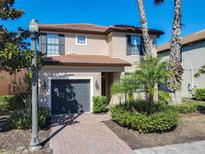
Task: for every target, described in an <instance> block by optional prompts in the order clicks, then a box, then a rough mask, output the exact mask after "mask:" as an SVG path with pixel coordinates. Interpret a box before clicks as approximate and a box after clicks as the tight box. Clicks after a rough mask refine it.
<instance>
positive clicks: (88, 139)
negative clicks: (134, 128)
mask: <svg viewBox="0 0 205 154" xmlns="http://www.w3.org/2000/svg"><path fill="white" fill-rule="evenodd" d="M108 119H109V116H108V115H94V114H91V113H84V114H82V115H79V116H77V117H73V118H69V117H68V116H57V117H53V118H52V121H53V127H52V134H53V135H52V136H53V137H52V139H51V148H52V149H53V153H54V154H130V153H133V152H132V150H131V148H130V147H129V146H128V145H127V144H125V143H124V142H123V141H122V140H121V139H119V138H118V137H117V135H116V134H114V133H113V132H112V131H111V130H110V129H109V128H108V127H107V126H105V125H104V123H102V121H105V120H108Z"/></svg>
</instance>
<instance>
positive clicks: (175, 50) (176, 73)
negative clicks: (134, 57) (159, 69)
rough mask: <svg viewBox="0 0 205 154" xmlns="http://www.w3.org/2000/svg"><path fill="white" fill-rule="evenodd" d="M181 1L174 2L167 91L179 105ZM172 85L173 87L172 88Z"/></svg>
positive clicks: (181, 69)
mask: <svg viewBox="0 0 205 154" xmlns="http://www.w3.org/2000/svg"><path fill="white" fill-rule="evenodd" d="M180 35H181V0H174V22H173V28H172V39H171V45H170V61H171V62H172V66H171V69H172V70H173V73H172V75H171V77H170V79H169V85H170V86H169V87H170V88H169V90H170V92H171V95H172V96H173V97H172V100H173V102H174V103H177V104H178V103H181V99H177V98H178V97H179V95H177V96H176V94H178V93H179V92H177V91H178V90H179V89H180V88H181V81H182V74H183V68H182V65H181V38H180ZM173 85H175V86H174V87H173Z"/></svg>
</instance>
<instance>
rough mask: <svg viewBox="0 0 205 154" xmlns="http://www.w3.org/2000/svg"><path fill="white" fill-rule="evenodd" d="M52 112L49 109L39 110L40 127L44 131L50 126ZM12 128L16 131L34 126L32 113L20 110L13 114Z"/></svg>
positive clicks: (42, 108)
mask: <svg viewBox="0 0 205 154" xmlns="http://www.w3.org/2000/svg"><path fill="white" fill-rule="evenodd" d="M49 121H50V110H49V108H47V107H41V108H39V110H38V125H39V128H41V129H44V128H47V127H48V126H49ZM11 123H12V128H14V129H29V128H31V124H32V116H31V112H29V111H28V110H18V111H14V112H13V113H12V114H11Z"/></svg>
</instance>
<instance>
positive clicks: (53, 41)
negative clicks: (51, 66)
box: [47, 34, 59, 55]
mask: <svg viewBox="0 0 205 154" xmlns="http://www.w3.org/2000/svg"><path fill="white" fill-rule="evenodd" d="M47 54H48V55H59V35H58V34H47Z"/></svg>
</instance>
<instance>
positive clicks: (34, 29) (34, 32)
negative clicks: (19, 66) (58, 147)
mask: <svg viewBox="0 0 205 154" xmlns="http://www.w3.org/2000/svg"><path fill="white" fill-rule="evenodd" d="M38 27H39V25H38V23H37V21H36V20H34V19H32V20H31V22H30V24H29V30H30V32H31V40H32V50H33V52H34V54H33V58H32V66H31V71H32V137H31V143H30V148H29V150H30V151H36V150H39V149H41V148H42V146H41V145H40V142H39V139H38V106H37V97H38V96H37V86H38V84H37V78H38V75H37V53H36V52H37V51H36V40H37V37H38Z"/></svg>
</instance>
